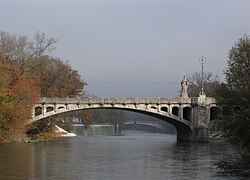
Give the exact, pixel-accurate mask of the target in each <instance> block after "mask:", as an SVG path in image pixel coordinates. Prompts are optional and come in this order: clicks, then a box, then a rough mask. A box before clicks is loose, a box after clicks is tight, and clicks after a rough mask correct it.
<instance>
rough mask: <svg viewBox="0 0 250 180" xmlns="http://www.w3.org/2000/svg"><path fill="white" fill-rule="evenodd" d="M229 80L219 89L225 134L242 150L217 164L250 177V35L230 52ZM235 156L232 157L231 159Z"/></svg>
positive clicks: (227, 69)
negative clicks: (236, 155) (235, 156)
mask: <svg viewBox="0 0 250 180" xmlns="http://www.w3.org/2000/svg"><path fill="white" fill-rule="evenodd" d="M225 76H226V82H225V83H223V84H221V87H220V88H219V90H218V96H217V98H216V99H217V101H218V103H219V105H220V106H221V107H222V120H223V129H224V134H225V137H226V138H227V139H228V140H229V141H230V142H231V143H233V144H234V145H237V146H238V147H239V149H240V150H241V151H240V153H239V157H237V158H231V157H230V158H228V159H229V160H227V159H226V160H225V159H224V160H223V161H222V162H220V163H218V166H219V168H222V169H224V170H225V171H227V172H230V173H234V174H237V175H241V176H242V175H243V176H248V177H249V176H250V165H249V164H250V153H249V152H250V151H249V150H250V37H249V36H247V35H245V36H243V37H242V38H240V39H239V40H238V41H237V42H236V43H235V44H234V45H233V47H232V49H231V50H230V52H229V56H228V61H227V68H226V70H225ZM232 159H233V160H232Z"/></svg>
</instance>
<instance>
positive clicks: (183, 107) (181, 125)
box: [30, 97, 196, 141]
mask: <svg viewBox="0 0 250 180" xmlns="http://www.w3.org/2000/svg"><path fill="white" fill-rule="evenodd" d="M194 107H195V106H193V104H192V99H191V98H182V97H180V98H41V99H39V102H38V103H37V104H35V105H34V107H33V109H32V118H31V120H30V123H32V122H35V121H39V120H43V119H45V118H47V117H50V116H54V115H57V114H61V113H66V112H70V111H78V110H84V109H119V110H127V111H133V112H138V113H143V114H147V115H150V116H153V117H156V118H159V119H161V120H163V121H166V122H168V123H170V124H172V125H174V126H175V127H176V130H177V139H178V140H191V141H192V139H193V135H194V133H193V131H194V124H195V122H194V120H195V119H196V117H195V116H196V112H195V110H194Z"/></svg>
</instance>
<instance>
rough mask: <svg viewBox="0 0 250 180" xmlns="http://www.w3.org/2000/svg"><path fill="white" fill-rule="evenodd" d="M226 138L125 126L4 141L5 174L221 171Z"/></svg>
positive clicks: (167, 175) (136, 177) (153, 176)
mask: <svg viewBox="0 0 250 180" xmlns="http://www.w3.org/2000/svg"><path fill="white" fill-rule="evenodd" d="M231 151H232V147H231V146H230V145H229V144H227V143H224V142H211V143H202V144H199V143H179V142H178V143H177V142H176V136H175V135H169V134H158V133H142V132H125V133H124V136H88V137H86V136H77V137H70V138H61V139H58V140H54V141H47V142H38V143H15V144H6V145H0V179H1V180H2V179H6V180H10V179H25V180H26V179H36V180H37V179H38V180H39V179H41V180H43V179H51V180H54V179H58V180H59V179H60V180H64V179H65V180H68V179H69V180H76V179H84V180H92V179H94V180H99V179H100V180H106V179H107V180H112V179H115V180H160V179H163V180H166V179H169V180H182V179H183V180H189V179H197V180H198V179H199V180H200V179H202V180H203V179H204V180H206V179H220V180H226V179H239V178H234V177H226V176H221V175H219V174H218V173H217V172H218V171H217V169H216V167H215V166H214V165H213V163H214V162H215V161H216V160H218V159H219V158H220V157H222V155H223V154H226V153H228V152H231Z"/></svg>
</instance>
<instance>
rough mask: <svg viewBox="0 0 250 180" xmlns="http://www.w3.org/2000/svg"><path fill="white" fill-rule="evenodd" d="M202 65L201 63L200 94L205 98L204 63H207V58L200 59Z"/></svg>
mask: <svg viewBox="0 0 250 180" xmlns="http://www.w3.org/2000/svg"><path fill="white" fill-rule="evenodd" d="M199 61H200V63H201V92H200V96H204V95H206V94H205V92H204V72H203V69H204V63H205V62H206V57H205V56H201V57H200V59H199Z"/></svg>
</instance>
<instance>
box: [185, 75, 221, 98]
mask: <svg viewBox="0 0 250 180" xmlns="http://www.w3.org/2000/svg"><path fill="white" fill-rule="evenodd" d="M187 80H188V84H189V86H188V94H189V96H190V97H197V96H199V93H200V92H201V84H202V73H201V72H198V71H196V72H194V73H191V74H189V75H188V76H187ZM219 85H220V82H219V77H218V76H217V75H213V73H212V72H205V73H204V74H203V87H204V91H205V93H206V95H207V96H209V97H215V95H216V89H217V88H218V87H219Z"/></svg>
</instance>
